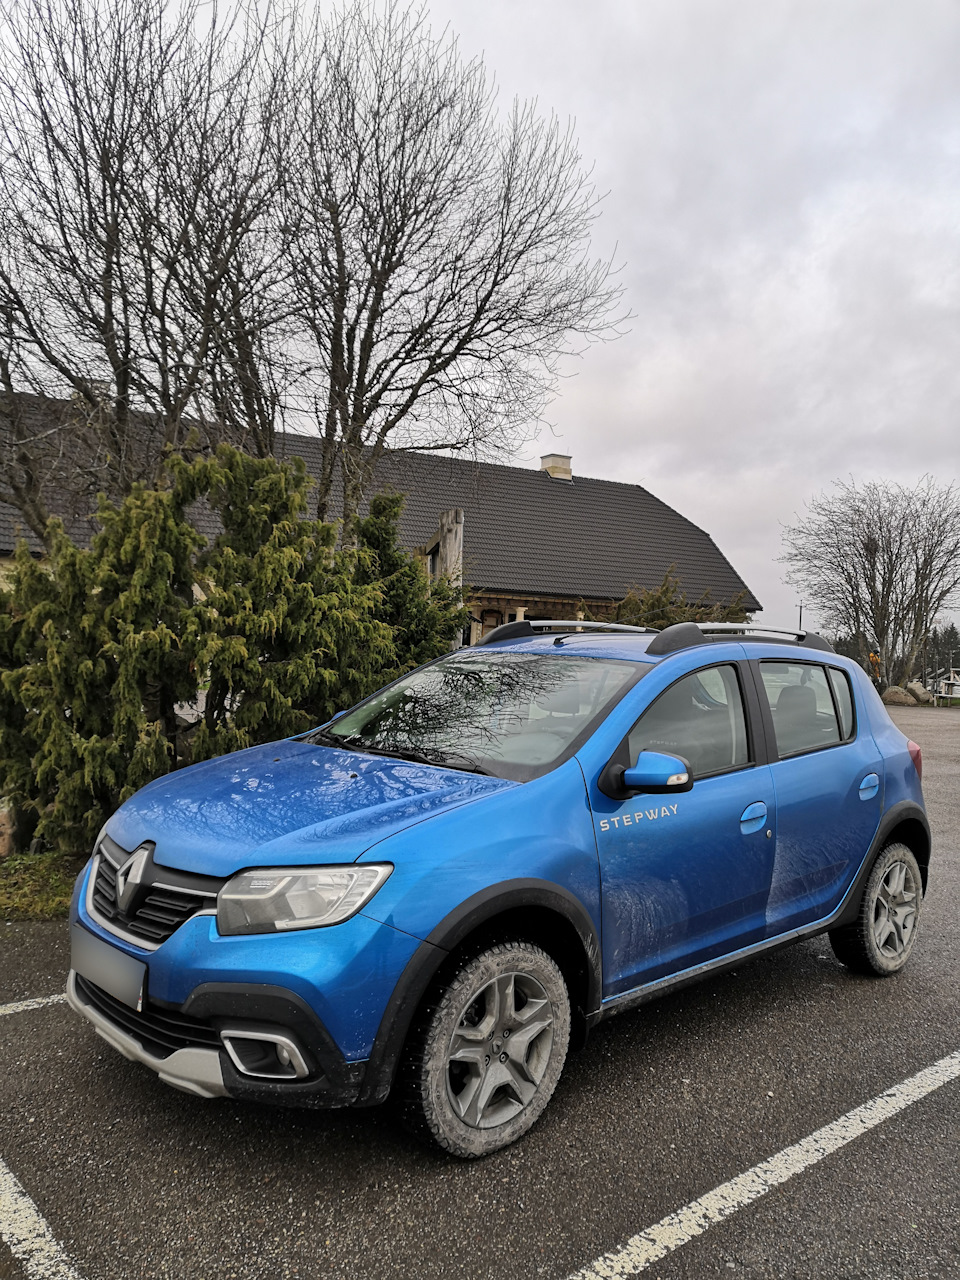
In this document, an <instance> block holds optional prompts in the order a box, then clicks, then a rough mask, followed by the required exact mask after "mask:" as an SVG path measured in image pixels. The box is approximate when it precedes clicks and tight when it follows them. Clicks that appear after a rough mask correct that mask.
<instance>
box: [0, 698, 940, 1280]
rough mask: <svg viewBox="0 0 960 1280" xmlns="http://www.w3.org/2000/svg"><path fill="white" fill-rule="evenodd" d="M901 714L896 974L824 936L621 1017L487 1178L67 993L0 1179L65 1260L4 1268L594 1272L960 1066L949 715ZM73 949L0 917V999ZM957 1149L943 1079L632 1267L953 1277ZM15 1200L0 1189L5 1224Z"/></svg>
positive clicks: (55, 1006) (1, 1074)
mask: <svg viewBox="0 0 960 1280" xmlns="http://www.w3.org/2000/svg"><path fill="white" fill-rule="evenodd" d="M893 714H894V717H895V719H896V721H897V723H898V724H899V725H900V727H901V728H902V729H903V730H904V732H906V733H909V734H910V736H911V737H913V738H914V739H915V740H916V741H918V742H919V743H920V744H921V746H922V748H923V753H924V791H925V795H926V799H927V807H928V811H929V814H930V819H931V825H932V827H933V832H934V840H935V844H934V863H933V866H932V871H931V881H930V890H929V893H928V897H927V901H926V903H925V908H924V918H923V924H922V936H921V938H920V939H919V942H918V945H917V949H916V951H915V953H914V956H913V958H912V959H911V961H910V963H909V965H908V966H907V968H906V969H905V971H904V972H903V973H902V974H900V975H899V976H897V977H896V978H893V979H890V980H887V981H877V980H872V979H869V978H859V977H853V976H851V975H850V974H848V973H847V971H846V970H844V969H843V968H842V967H841V966H840V965H839V964H838V963H837V961H836V960H835V959H834V958H833V954H832V952H831V950H830V946H829V943H828V942H827V940H826V938H817V939H815V940H813V941H812V942H808V943H803V944H801V945H799V946H796V947H793V948H791V949H789V950H786V951H782V952H779V953H777V954H775V955H772V956H768V957H766V958H762V959H758V960H756V961H753V962H752V963H750V964H745V965H744V966H743V967H741V968H740V969H738V970H736V971H735V972H733V973H728V974H726V975H724V976H721V977H717V978H714V979H712V980H711V981H708V982H705V983H702V984H701V985H699V986H697V987H692V988H689V989H688V990H686V991H683V992H680V993H678V994H675V995H673V996H668V997H665V998H664V999H662V1000H660V1001H659V1002H657V1003H654V1004H651V1005H648V1006H646V1007H645V1008H643V1009H641V1010H640V1011H639V1012H637V1013H633V1014H626V1015H624V1016H622V1017H620V1018H616V1019H613V1020H611V1021H610V1022H608V1023H604V1024H602V1025H601V1026H600V1027H598V1028H597V1029H596V1031H595V1032H594V1033H593V1035H592V1036H591V1039H590V1042H589V1044H588V1046H587V1048H586V1049H585V1050H584V1051H583V1052H581V1053H579V1054H577V1055H575V1056H574V1057H572V1058H571V1059H570V1061H569V1063H568V1066H567V1069H566V1071H565V1073H564V1076H563V1078H562V1080H561V1083H560V1086H559V1089H558V1092H557V1094H556V1096H555V1098H554V1100H553V1102H552V1103H551V1105H550V1107H549V1108H548V1110H547V1112H546V1114H545V1115H544V1117H543V1119H542V1120H541V1121H540V1123H539V1124H538V1125H537V1126H536V1128H535V1129H534V1130H533V1131H532V1132H531V1133H530V1134H529V1135H528V1136H527V1137H526V1138H525V1139H524V1140H523V1141H522V1142H521V1143H520V1144H518V1145H517V1146H515V1147H513V1148H510V1149H508V1150H506V1151H504V1152H501V1153H499V1154H496V1155H494V1156H491V1157H489V1158H488V1159H486V1160H484V1161H481V1162H479V1163H474V1164H465V1163H461V1162H459V1161H454V1160H451V1159H448V1158H446V1157H444V1156H442V1155H440V1154H434V1153H433V1152H431V1151H428V1150H426V1149H424V1148H421V1147H419V1146H417V1145H416V1144H415V1143H414V1142H413V1141H412V1140H411V1139H409V1138H408V1137H407V1136H406V1135H405V1134H404V1133H403V1131H401V1130H400V1129H399V1128H398V1126H397V1125H396V1123H395V1121H394V1119H393V1116H392V1114H391V1112H390V1110H389V1108H384V1109H379V1110H371V1111H347V1112H320V1113H309V1112H297V1111H283V1110H273V1109H268V1108H264V1107H254V1106H249V1105H244V1104H240V1103H235V1102H230V1101H218V1102H204V1101H202V1100H200V1099H197V1098H192V1097H189V1096H187V1095H185V1094H181V1093H177V1092H175V1091H174V1090H172V1089H170V1088H168V1087H167V1086H165V1085H163V1084H161V1083H160V1082H159V1081H158V1080H157V1079H156V1078H155V1077H154V1076H153V1075H152V1073H150V1072H149V1071H147V1070H145V1069H144V1068H141V1067H138V1066H135V1065H134V1064H131V1063H128V1062H126V1061H124V1060H123V1059H122V1058H120V1057H119V1055H117V1054H116V1053H114V1052H113V1050H111V1049H109V1048H108V1047H107V1046H106V1045H105V1044H103V1042H102V1041H101V1040H99V1039H98V1038H97V1036H96V1035H95V1033H94V1032H93V1029H92V1028H91V1027H89V1026H88V1025H86V1024H84V1023H83V1022H81V1021H80V1020H79V1019H78V1018H77V1017H76V1016H75V1015H74V1014H73V1013H72V1012H71V1011H70V1010H69V1009H68V1008H67V1007H66V1006H65V1005H63V1004H62V1003H50V1004H45V1005H38V1006H34V1007H30V1008H23V1009H18V1010H16V1011H13V1012H9V1013H4V1014H2V1015H0V1172H2V1168H3V1167H4V1166H5V1167H6V1168H7V1169H8V1170H9V1172H10V1174H11V1175H12V1177H13V1178H14V1179H15V1180H16V1183H17V1184H18V1185H19V1187H20V1188H22V1189H23V1192H24V1193H25V1195H26V1196H27V1197H29V1200H30V1202H32V1204H33V1206H35V1208H36V1212H37V1214H38V1215H39V1217H40V1220H42V1222H44V1223H45V1224H46V1227H47V1229H48V1230H49V1232H50V1233H51V1234H52V1237H53V1239H54V1240H55V1241H56V1242H57V1243H58V1244H59V1246H60V1250H61V1252H60V1253H58V1254H57V1255H56V1257H54V1259H53V1261H49V1259H48V1261H47V1262H44V1261H43V1259H42V1258H41V1256H40V1254H37V1255H35V1256H34V1258H33V1260H32V1261H31V1260H30V1259H29V1258H27V1259H26V1260H24V1254H23V1252H22V1251H21V1253H20V1255H19V1256H20V1260H18V1257H17V1255H16V1254H15V1252H14V1251H13V1250H12V1249H10V1248H8V1247H7V1246H6V1245H4V1244H3V1243H2V1242H0V1280H35V1278H37V1277H43V1276H49V1277H50V1278H51V1280H66V1276H67V1275H68V1274H69V1272H68V1271H67V1270H65V1269H64V1268H67V1267H70V1266H72V1267H73V1268H74V1269H75V1271H76V1273H77V1274H78V1275H79V1276H80V1277H81V1278H82V1280H106V1278H111V1280H112V1278H124V1280H125V1278H126V1277H131V1278H132V1277H138V1278H139V1277H145V1278H149V1280H152V1278H153V1277H158V1278H159V1277H171V1278H175V1280H181V1278H186V1277H190V1278H191V1280H215V1278H216V1280H221V1278H223V1280H228V1278H231V1277H236V1278H237V1280H248V1278H249V1280H254V1278H255V1280H281V1278H282V1280H286V1278H287V1277H302V1278H305V1280H306V1278H312V1277H343V1280H348V1278H349V1280H358V1278H366V1277H378V1278H379V1277H411V1278H412V1277H434V1276H436V1277H444V1278H447V1277H449V1278H450V1280H457V1278H459V1277H470V1280H477V1278H478V1277H498V1280H514V1278H516V1280H525V1278H527V1277H530V1278H532V1277H548V1278H549V1280H563V1278H564V1277H567V1276H570V1275H572V1274H574V1273H576V1272H578V1271H581V1270H583V1269H589V1268H591V1267H594V1268H596V1274H598V1275H599V1274H602V1269H600V1268H598V1267H597V1260H598V1259H601V1258H602V1257H604V1255H607V1254H611V1253H613V1254H616V1252H617V1251H618V1250H620V1249H621V1248H622V1246H623V1245H624V1244H625V1243H626V1242H627V1241H628V1240H629V1239H630V1238H631V1237H633V1236H635V1235H636V1234H637V1233H638V1232H642V1231H644V1230H645V1229H646V1228H648V1227H650V1226H651V1225H652V1224H655V1223H658V1222H660V1220H661V1219H663V1218H664V1217H665V1216H666V1215H669V1214H671V1213H672V1212H674V1211H675V1210H678V1209H680V1208H682V1206H684V1205H687V1204H688V1203H690V1202H691V1201H695V1200H697V1199H698V1198H699V1197H703V1196H704V1195H705V1194H706V1193H709V1192H710V1191H711V1190H712V1189H713V1188H715V1187H718V1186H719V1185H721V1184H723V1183H726V1182H727V1181H728V1180H730V1179H733V1178H736V1177H737V1176H738V1175H740V1174H742V1173H744V1172H745V1171H748V1170H751V1169H753V1168H754V1167H755V1166H757V1165H758V1164H760V1163H761V1162H763V1161H766V1160H768V1159H769V1158H770V1157H772V1156H775V1155H776V1154H777V1153H779V1152H781V1151H783V1150H784V1149H785V1148H789V1147H791V1146H793V1145H794V1144H797V1143H798V1142H800V1141H801V1140H803V1139H804V1138H806V1137H807V1136H808V1135H810V1134H812V1133H814V1132H815V1131H816V1130H818V1129H820V1128H822V1127H823V1126H825V1125H828V1124H831V1123H832V1122H833V1121H836V1120H837V1119H838V1118H839V1117H842V1116H844V1115H846V1114H847V1113H848V1112H851V1111H853V1110H854V1109H855V1108H858V1107H860V1106H861V1105H862V1104H864V1103H866V1102H868V1101H869V1100H870V1099H873V1098H875V1097H877V1096H878V1095H881V1094H883V1093H884V1092H885V1091H886V1090H889V1089H890V1088H891V1087H892V1086H895V1085H898V1084H900V1083H901V1082H902V1081H905V1080H907V1079H908V1077H911V1076H913V1075H914V1074H915V1073H917V1072H920V1071H923V1070H924V1069H925V1068H928V1067H930V1066H931V1064H934V1063H936V1062H938V1061H941V1060H943V1059H944V1058H945V1057H947V1056H949V1055H951V1054H953V1053H955V1052H956V1051H957V1050H958V1049H960V929H958V922H960V709H957V710H953V709H928V708H917V709H916V710H914V709H912V708H907V709H900V708H896V709H894V712H893ZM68 952H69V946H68V940H67V934H66V926H65V925H62V924H52V925H47V924H16V923H14V924H9V925H5V924H4V923H3V922H2V921H0V1005H10V1004H13V1003H15V1002H20V1001H29V1000H34V999H36V998H38V997H43V996H49V995H51V994H54V993H56V992H58V991H60V990H62V987H63V981H64V977H65V972H66V967H67V959H68ZM958 1154H960V1079H954V1080H953V1081H952V1082H948V1083H945V1084H943V1086H942V1087H938V1088H936V1089H934V1090H932V1091H931V1092H929V1093H928V1094H927V1095H926V1096H925V1097H922V1098H921V1099H920V1100H919V1101H916V1102H914V1103H913V1104H912V1105H910V1106H907V1107H905V1108H904V1109H903V1110H901V1111H899V1112H898V1113H897V1114H896V1115H894V1116H892V1117H891V1118H890V1119H887V1120H885V1121H884V1122H882V1123H879V1124H877V1125H876V1126H875V1127H874V1128H872V1129H871V1130H870V1131H869V1132H866V1133H864V1134H863V1135H862V1136H859V1137H856V1138H855V1139H854V1140H853V1141H850V1142H848V1143H847V1144H846V1145H844V1146H843V1147H841V1148H840V1149H839V1150H836V1151H834V1152H833V1153H832V1154H830V1155H827V1156H826V1157H825V1158H824V1159H822V1160H819V1161H818V1162H817V1163H814V1164H812V1165H811V1166H810V1167H809V1168H806V1169H805V1170H804V1171H803V1172H800V1173H798V1174H797V1175H796V1176H794V1177H792V1178H790V1180H789V1181H786V1182H784V1183H783V1184H782V1185H779V1186H776V1187H774V1188H773V1189H772V1190H770V1191H769V1193H768V1194H766V1195H763V1196H762V1197H761V1198H759V1199H757V1200H754V1201H753V1202H752V1203H749V1204H746V1205H745V1206H744V1207H742V1208H740V1209H738V1211H736V1212H733V1213H732V1214H731V1215H730V1216H729V1217H727V1218H726V1219H725V1220H724V1221H723V1222H721V1223H719V1224H718V1225H714V1226H709V1227H708V1228H707V1229H706V1230H704V1231H703V1233H702V1234H700V1235H698V1236H696V1238H693V1239H690V1240H689V1241H688V1242H686V1243H682V1244H681V1245H680V1247H678V1248H676V1249H674V1250H673V1251H672V1252H669V1253H668V1254H667V1255H666V1256H664V1257H662V1258H660V1259H659V1260H657V1261H656V1262H654V1263H652V1264H651V1265H650V1266H649V1267H648V1268H647V1269H646V1270H645V1271H644V1273H643V1274H644V1275H645V1276H650V1277H660V1278H661V1280H679V1278H681V1277H683V1278H686V1280H703V1278H704V1277H713V1276H743V1277H756V1278H760V1277H771V1278H773V1277H776V1278H777V1280H801V1278H802V1280H807V1278H810V1280H812V1278H813V1277H817V1278H818V1280H819V1278H820V1277H830V1278H831V1280H840V1278H842V1280H861V1278H862V1280H894V1277H896V1278H897V1280H903V1278H904V1277H908V1278H909V1280H922V1278H925V1277H933V1278H935V1280H960V1192H958ZM5 1206H6V1209H5ZM5 1211H6V1212H7V1213H8V1216H9V1214H10V1212H11V1210H10V1202H9V1199H8V1200H6V1201H5V1200H4V1195H3V1184H2V1179H0V1234H2V1232H3V1224H4V1212H5ZM605 1265H606V1264H605ZM43 1267H48V1268H51V1269H47V1270H43V1269H42V1268H43ZM58 1268H59V1269H58ZM609 1274H611V1275H613V1276H617V1277H619V1276H620V1275H626V1274H630V1271H629V1268H628V1269H627V1270H622V1269H621V1270H619V1271H617V1270H611V1271H610V1272H609Z"/></svg>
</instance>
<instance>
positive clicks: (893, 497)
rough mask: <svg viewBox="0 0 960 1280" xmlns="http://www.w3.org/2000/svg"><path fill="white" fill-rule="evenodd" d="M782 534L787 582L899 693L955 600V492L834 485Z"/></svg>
mask: <svg viewBox="0 0 960 1280" xmlns="http://www.w3.org/2000/svg"><path fill="white" fill-rule="evenodd" d="M808 511H809V514H808V515H807V517H806V519H804V520H801V521H800V522H799V523H798V524H796V525H794V526H792V527H790V528H787V529H785V530H784V534H783V542H784V547H785V554H784V555H783V556H782V557H781V558H782V560H783V561H784V562H785V563H786V564H788V565H789V566H790V569H789V572H788V574H787V580H788V581H789V582H793V583H796V584H797V585H798V586H799V587H801V588H802V589H803V591H804V593H805V595H807V596H808V597H809V599H810V600H811V601H812V602H813V603H814V604H815V605H816V606H818V607H819V609H820V610H821V613H822V615H823V618H824V621H825V623H826V624H827V625H829V626H832V627H835V628H836V629H837V631H838V632H840V633H841V634H843V635H846V636H850V637H853V638H855V639H856V640H857V642H858V644H859V647H860V649H861V653H860V657H861V659H863V660H866V659H867V657H868V655H869V652H870V650H871V649H874V650H876V651H877V652H878V653H879V655H880V662H881V676H882V680H883V683H884V684H903V683H904V682H905V681H906V680H909V679H910V678H911V676H912V675H913V673H914V671H915V670H916V666H917V659H918V655H919V654H920V652H921V649H922V647H923V644H924V642H925V640H926V638H927V636H928V634H929V632H930V629H931V627H932V626H933V625H934V623H935V621H936V619H937V615H938V613H940V612H941V610H943V609H946V608H948V607H949V606H950V605H951V604H952V603H954V602H955V601H956V600H957V598H958V595H960V491H958V490H957V489H956V487H955V486H953V485H947V486H941V485H937V484H936V483H935V482H934V480H933V479H932V477H930V476H925V477H924V478H923V479H922V480H920V481H919V482H918V483H917V484H916V485H915V486H914V487H913V488H912V489H909V488H905V487H904V486H903V485H899V484H890V483H884V482H880V481H869V482H866V483H864V484H862V485H859V486H858V485H857V484H856V483H855V482H854V481H853V480H851V481H850V482H849V483H844V482H842V481H836V482H835V484H834V491H833V493H831V494H829V495H828V494H820V495H819V496H818V497H816V498H814V499H813V500H812V501H811V502H810V503H809V505H808Z"/></svg>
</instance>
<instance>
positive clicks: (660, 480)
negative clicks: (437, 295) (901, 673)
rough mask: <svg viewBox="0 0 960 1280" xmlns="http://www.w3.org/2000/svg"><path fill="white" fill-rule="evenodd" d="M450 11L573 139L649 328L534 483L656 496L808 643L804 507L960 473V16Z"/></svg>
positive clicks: (710, 0)
mask: <svg viewBox="0 0 960 1280" xmlns="http://www.w3.org/2000/svg"><path fill="white" fill-rule="evenodd" d="M428 9H429V13H430V20H431V25H433V26H434V28H435V29H438V28H440V27H442V26H443V25H444V24H446V23H449V24H450V26H451V27H452V28H453V29H454V30H455V31H456V32H457V33H458V35H459V37H460V44H461V48H462V50H463V51H464V53H466V54H468V55H473V54H477V53H482V54H483V56H484V60H485V62H486V64H487V66H488V67H489V68H490V69H491V70H493V71H494V72H495V74H496V76H497V79H498V81H499V84H500V87H501V101H502V103H503V105H504V106H506V105H507V104H508V103H509V101H510V100H511V99H512V98H513V97H514V96H519V97H521V98H529V97H536V98H537V99H538V100H539V102H540V104H541V107H542V108H543V109H544V110H545V111H546V110H548V109H552V110H554V111H555V112H556V113H557V114H558V115H560V116H561V117H563V118H564V119H566V118H567V117H574V118H575V121H576V132H577V135H578V137H579V140H580V144H581V149H582V152H583V154H584V156H585V158H587V159H589V160H592V161H594V162H595V166H596V167H595V175H596V181H597V185H598V187H599V188H600V189H601V190H603V191H606V192H608V193H609V194H608V195H607V197H606V200H605V202H604V205H603V214H602V216H601V219H600V221H599V222H598V224H597V227H596V232H595V244H596V247H597V250H598V252H599V253H602V254H606V253H609V252H610V251H611V250H612V249H613V247H614V246H615V245H616V246H617V255H618V258H619V259H620V260H621V261H622V262H623V263H624V272H623V280H624V283H625V285H626V301H627V303H628V305H629V307H630V309H631V310H632V311H633V312H634V313H635V317H636V318H635V320H634V321H633V322H632V325H631V330H630V332H629V333H628V334H627V335H626V336H625V337H623V338H621V339H620V340H619V341H618V342H616V343H613V344H611V345H608V346H606V347H594V348H592V349H590V350H589V351H588V352H587V354H586V355H585V356H584V357H583V358H582V359H581V360H579V361H577V362H576V363H575V364H572V365H571V372H572V373H575V374H576V376H575V377H572V378H570V379H567V380H565V381H564V382H563V384H562V385H561V389H560V394H559V396H558V398H557V399H556V401H554V403H553V404H552V405H551V407H550V409H549V410H548V416H549V418H550V421H551V422H552V424H553V426H554V428H555V432H556V435H555V436H551V435H550V433H549V432H545V433H544V434H542V435H541V438H540V442H539V444H538V445H537V446H534V447H530V448H528V449H527V450H526V453H525V459H524V461H528V462H529V464H530V465H534V466H536V465H537V458H538V456H539V454H540V453H545V452H551V451H557V452H562V453H570V454H572V455H573V467H574V473H575V474H576V473H577V472H579V473H580V474H582V475H590V476H600V477H604V478H608V479H615V480H625V481H629V482H631V483H638V484H643V485H645V486H647V487H648V488H650V489H651V490H652V491H653V492H654V493H655V494H657V496H658V497H661V498H663V499H664V500H665V501H667V502H669V503H671V504H672V505H673V506H675V507H676V508H677V509H678V510H679V511H681V512H682V513H683V514H684V515H685V516H687V517H688V518H690V519H691V520H693V521H694V522H695V523H696V524H699V525H701V526H702V527H703V528H704V529H706V530H707V531H708V532H709V533H710V534H711V535H712V536H713V537H714V539H715V540H716V541H717V543H718V544H719V546H720V547H721V549H722V550H723V551H724V553H725V554H726V555H727V556H728V557H729V558H730V560H731V561H732V562H733V564H734V566H735V567H736V568H737V570H738V571H739V572H740V574H741V575H742V576H743V577H744V578H745V579H746V581H747V582H748V583H749V585H750V587H751V588H752V589H753V591H754V592H755V593H756V595H757V596H758V597H759V599H760V600H761V601H762V602H763V604H764V606H765V610H764V614H763V618H764V621H766V622H769V623H770V624H771V625H773V624H775V623H782V624H786V625H795V624H796V620H797V594H796V592H795V590H794V589H793V588H792V587H789V586H787V585H785V584H784V583H783V581H782V573H783V570H782V566H780V565H779V564H777V562H776V560H777V557H778V556H779V554H780V524H781V522H790V521H792V520H793V519H794V517H795V514H796V513H802V510H803V503H804V500H805V499H806V498H808V497H809V496H811V495H812V494H813V493H815V492H817V491H819V490H822V489H825V488H828V487H829V486H830V483H831V481H832V480H834V479H835V478H837V477H846V476H849V475H853V476H854V477H856V478H857V479H861V478H868V477H883V478H887V479H891V480H899V481H903V482H908V483H912V482H913V481H914V480H916V479H917V477H918V476H920V475H921V474H923V473H924V472H926V471H931V472H932V473H933V474H934V475H935V476H936V477H937V478H938V480H940V481H942V482H946V481H952V480H955V479H956V478H957V477H958V475H960V443H958V442H960V432H958V408H960V74H958V67H960V4H957V3H956V0H911V2H910V3H909V4H908V3H905V0H863V2H860V0H594V2H593V3H586V2H585V0H482V2H480V0H428ZM808 617H809V615H807V618H805V620H808Z"/></svg>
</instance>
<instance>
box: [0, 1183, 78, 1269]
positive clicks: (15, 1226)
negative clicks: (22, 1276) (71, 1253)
mask: <svg viewBox="0 0 960 1280" xmlns="http://www.w3.org/2000/svg"><path fill="white" fill-rule="evenodd" d="M0 1238H2V1239H3V1240H4V1241H5V1242H6V1244H7V1245H8V1247H9V1248H10V1251H11V1252H12V1254H13V1256H14V1257H15V1258H16V1259H17V1260H18V1262H20V1263H22V1265H23V1269H24V1271H25V1272H26V1273H27V1276H28V1277H29V1280H80V1275H79V1273H78V1272H77V1271H76V1270H75V1269H74V1266H73V1264H72V1263H71V1261H70V1259H69V1258H68V1257H67V1255H66V1254H65V1253H64V1251H63V1250H62V1249H61V1247H60V1245H59V1244H58V1243H57V1242H56V1240H54V1238H53V1236H52V1235H51V1234H50V1228H49V1227H48V1226H47V1224H46V1223H45V1222H44V1220H43V1218H42V1217H41V1216H40V1211H39V1210H38V1209H37V1206H36V1205H35V1204H34V1203H33V1201H32V1200H31V1199H30V1197H29V1196H28V1195H27V1193H26V1192H25V1191H24V1189H23V1187H21V1185H20V1183H19V1182H18V1181H17V1180H16V1178H15V1177H14V1176H13V1174H12V1173H11V1172H10V1170H9V1169H8V1168H7V1166H6V1165H5V1164H4V1163H3V1161H2V1160H0Z"/></svg>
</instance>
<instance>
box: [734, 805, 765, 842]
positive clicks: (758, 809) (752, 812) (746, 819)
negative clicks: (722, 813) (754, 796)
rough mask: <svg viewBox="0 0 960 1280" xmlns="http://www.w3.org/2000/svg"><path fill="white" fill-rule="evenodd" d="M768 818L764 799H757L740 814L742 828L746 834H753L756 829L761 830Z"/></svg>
mask: <svg viewBox="0 0 960 1280" xmlns="http://www.w3.org/2000/svg"><path fill="white" fill-rule="evenodd" d="M766 820H767V806H766V805H765V804H764V803H763V801H762V800H755V801H754V802H753V804H748V805H747V807H746V808H745V809H744V811H743V813H741V815H740V830H741V831H742V832H743V834H744V835H745V836H748V835H751V834H752V833H753V832H754V831H759V830H760V828H761V827H762V826H763V824H764V823H765V822H766Z"/></svg>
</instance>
